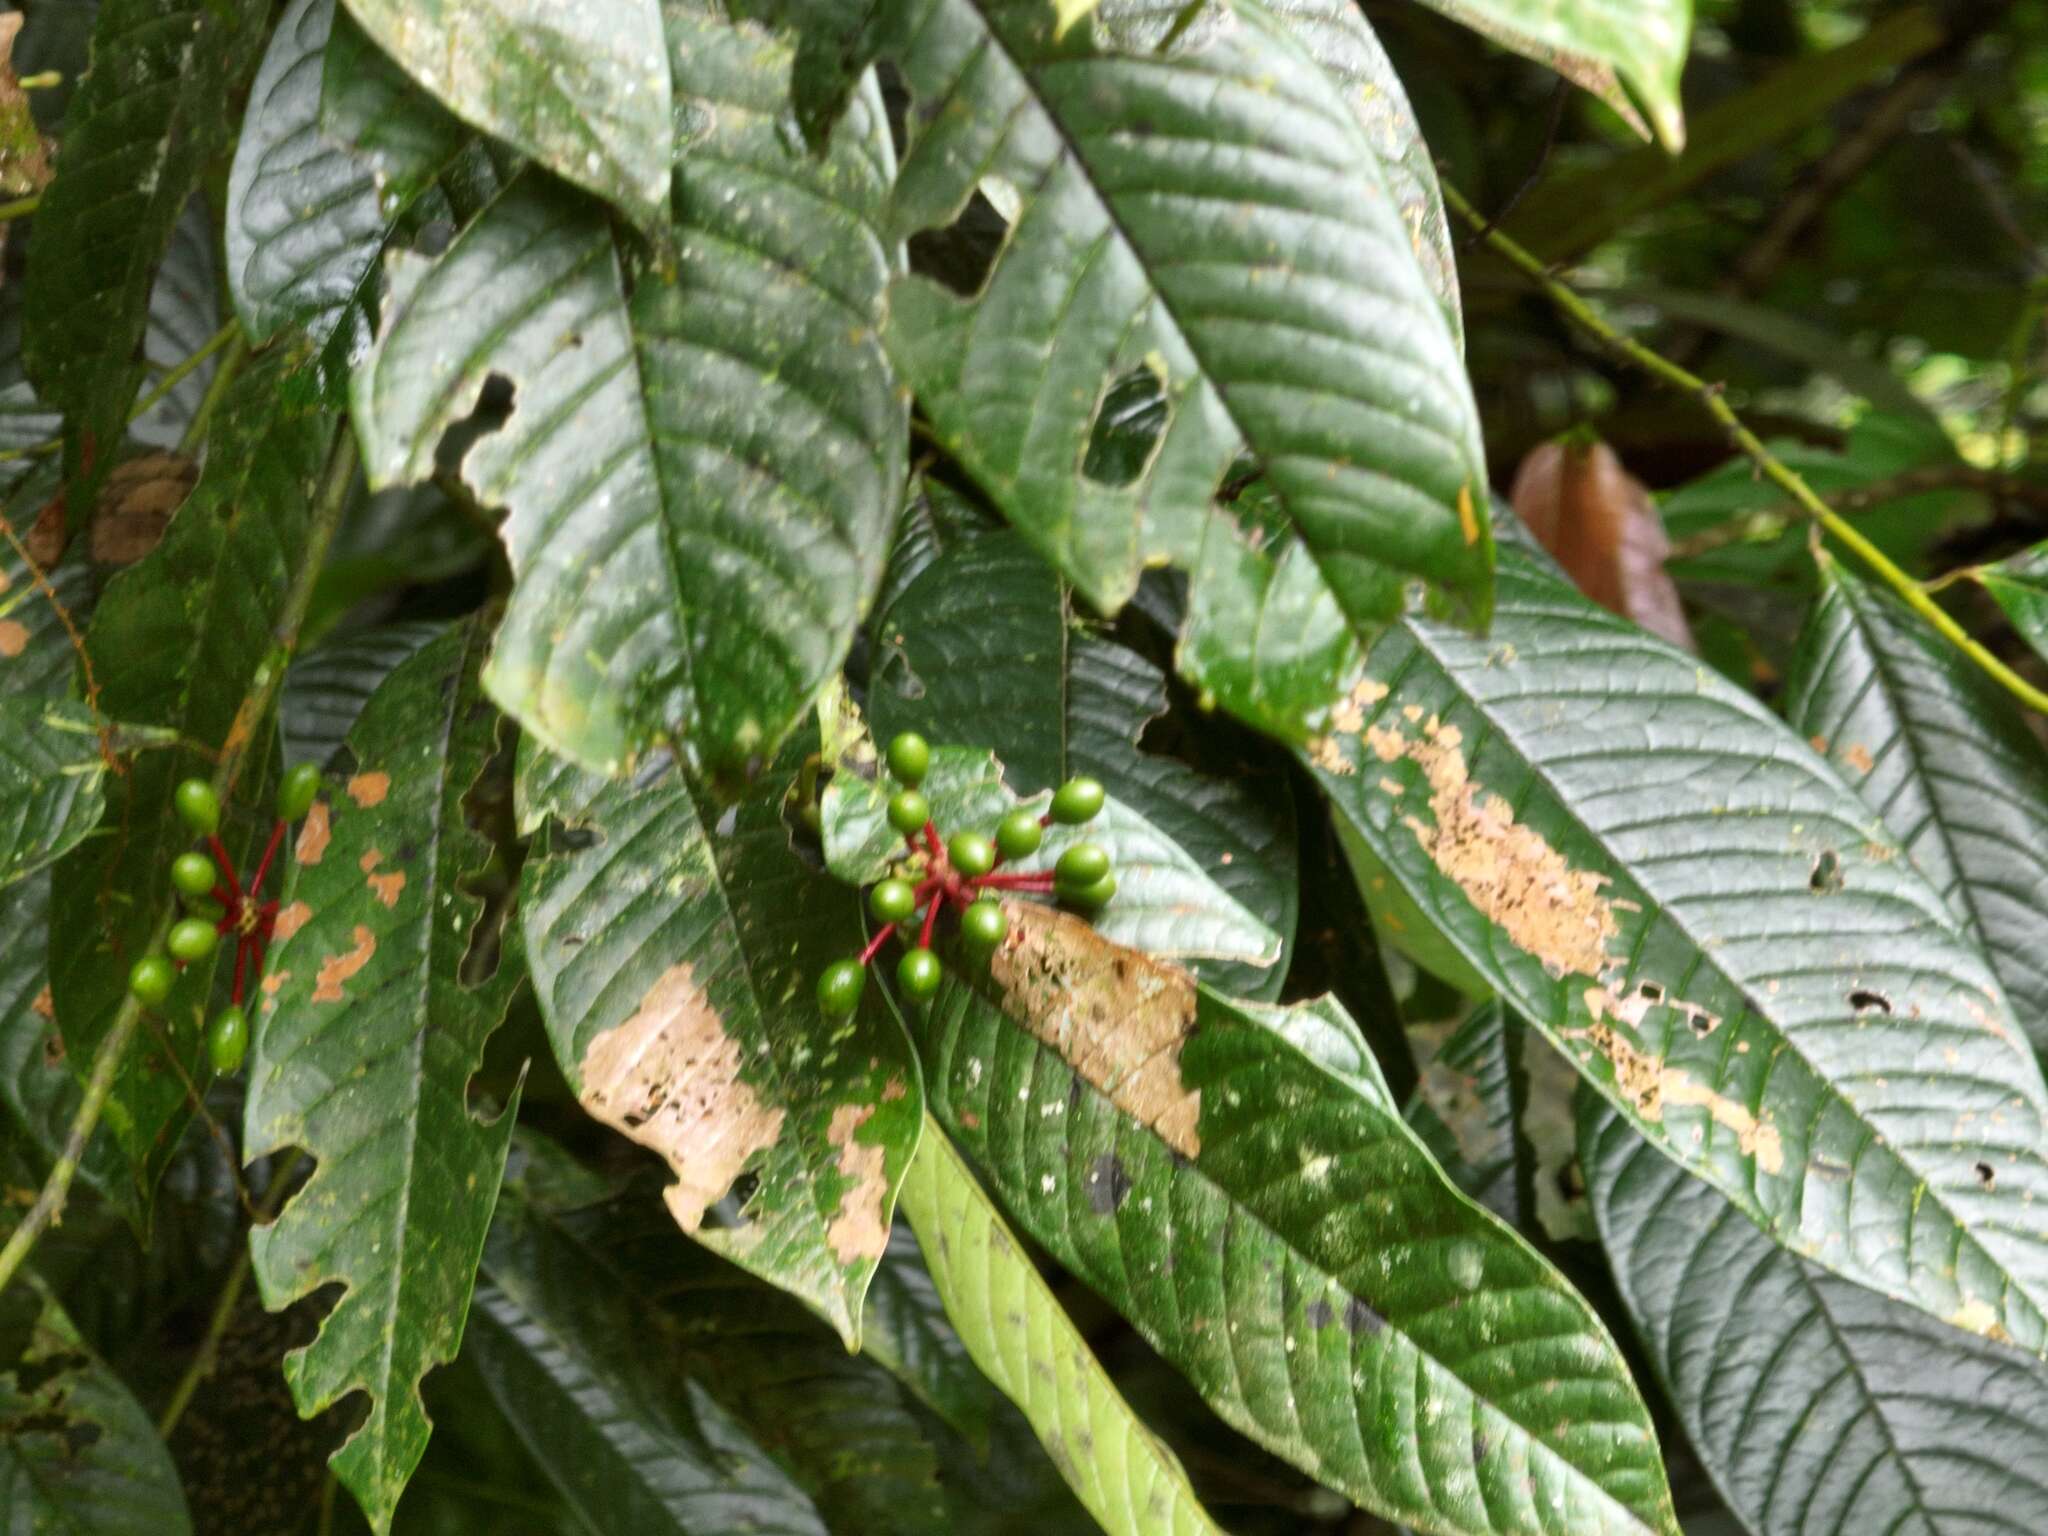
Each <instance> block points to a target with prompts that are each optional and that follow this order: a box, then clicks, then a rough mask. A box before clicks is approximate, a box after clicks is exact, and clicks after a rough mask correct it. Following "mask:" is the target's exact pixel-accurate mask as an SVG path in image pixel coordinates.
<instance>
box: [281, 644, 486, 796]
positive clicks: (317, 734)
mask: <svg viewBox="0 0 2048 1536" xmlns="http://www.w3.org/2000/svg"><path fill="white" fill-rule="evenodd" d="M446 628H447V626H446V625H444V624H437V623H434V622H432V621H431V620H419V619H415V620H412V621H411V622H409V623H403V624H384V625H380V626H379V627H377V628H376V629H362V630H357V631H355V632H354V633H352V634H348V635H343V636H342V637H340V638H339V639H336V640H333V641H330V642H329V643H328V644H326V645H323V646H319V647H317V648H316V649H314V650H312V651H309V652H307V653H306V654H305V655H304V656H301V657H300V658H299V659H298V660H297V661H295V662H293V663H292V669H291V671H290V672H289V673H288V674H286V676H285V680H284V692H283V694H281V695H280V696H279V698H278V704H277V730H278V738H279V744H280V745H281V746H282V748H283V750H284V760H285V763H286V764H287V766H289V765H290V764H293V763H317V764H319V765H320V766H321V767H322V768H331V767H333V766H335V764H336V761H337V759H338V758H339V757H340V754H341V750H342V745H343V743H344V742H345V741H346V739H347V737H348V733H349V731H350V730H352V729H353V728H354V726H355V723H356V720H357V719H358V717H360V716H361V714H362V712H363V706H364V705H365V704H367V703H369V701H370V697H371V695H373V694H374V693H376V691H377V689H378V688H379V687H380V686H382V684H383V682H384V679H385V678H386V677H388V676H390V675H391V673H392V671H393V670H394V669H396V668H397V667H399V666H400V665H402V664H403V663H404V662H405V661H406V660H407V659H408V658H410V657H411V656H413V655H414V654H416V653H417V652H418V651H419V650H420V648H421V647H422V646H425V645H426V644H428V643H429V642H430V641H432V640H433V639H434V638H435V637H436V636H438V635H440V634H441V633H442V632H443V631H444V630H445V629H446Z"/></svg>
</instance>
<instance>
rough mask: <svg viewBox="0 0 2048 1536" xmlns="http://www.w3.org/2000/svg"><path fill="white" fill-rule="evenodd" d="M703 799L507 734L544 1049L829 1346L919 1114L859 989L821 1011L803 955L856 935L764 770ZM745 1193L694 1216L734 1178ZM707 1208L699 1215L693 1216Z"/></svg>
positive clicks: (683, 1209)
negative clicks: (592, 767)
mask: <svg viewBox="0 0 2048 1536" xmlns="http://www.w3.org/2000/svg"><path fill="white" fill-rule="evenodd" d="M794 766H795V764H794V761H793V760H791V759H790V758H789V757H788V755H787V754H786V755H785V769H786V770H787V771H785V772H784V773H782V774H779V775H776V776H771V779H770V781H769V782H768V783H767V784H764V785H760V786H757V787H756V788H755V790H754V792H753V793H752V794H750V795H749V796H748V798H747V799H746V800H744V801H743V802H741V804H740V805H739V806H738V807H737V809H735V810H732V811H728V812H725V813H723V814H721V812H720V811H719V809H718V808H717V807H716V806H715V805H713V804H712V803H711V802H709V801H708V800H706V799H704V798H701V797H700V795H699V794H698V793H697V792H694V791H693V790H692V789H691V787H690V786H689V785H687V784H686V783H685V782H684V778H683V775H681V774H680V773H677V772H673V771H671V772H669V773H667V774H665V775H664V776H663V777H662V778H661V779H659V780H658V781H657V782H655V783H653V784H651V785H647V786H645V787H640V788H635V787H633V786H629V785H625V784H621V783H617V782H614V781H611V780H607V779H603V778H599V777H597V776H596V775H593V774H589V773H585V772H582V771H581V770H579V769H577V768H575V767H574V766H573V765H571V764H569V763H567V762H565V761H563V760H562V759H560V758H557V757H554V756H552V755H550V754H548V753H546V752H543V751H538V750H534V749H532V748H531V747H528V748H525V749H522V756H521V763H520V774H519V817H520V825H521V827H522V828H523V829H526V830H528V831H538V830H539V829H541V828H543V827H546V828H547V830H546V831H545V832H544V833H543V834H542V836H541V838H540V839H539V840H537V841H536V843H535V845H534V847H533V849H532V851H531V853H530V854H529V855H528V858H527V863H526V868H525V872H524V874H523V877H522V881H521V891H520V920H521V922H522V923H523V924H524V927H525V933H526V947H527V955H528V960H529V963H530V965H531V967H532V972H533V983H534V990H535V992H536V993H537V994H538V997H539V1000H540V1006H541V1012H542V1014H543V1016H544V1017H545V1019H546V1020H547V1026H548V1035H549V1038H550V1039H551V1041H552V1042H553V1044H554V1048H555V1057H556V1060H557V1061H558V1062H559V1063H560V1065H561V1068H562V1072H563V1074H564V1075H565V1076H566V1077H567V1078H568V1080H569V1083H570V1085H571V1086H572V1087H573V1088H575V1089H576V1091H577V1093H578V1095H579V1097H580V1098H581V1100H582V1103H583V1105H584V1107H585V1108H586V1109H588V1110H589V1111H590V1112H591V1113H592V1114H593V1115H595V1116H596V1117H597V1118H598V1119H600V1120H603V1121H605V1122H606V1123H607V1124H609V1125H610V1126H612V1127H613V1129H615V1130H618V1131H620V1132H622V1133H623V1134H625V1135H627V1136H629V1137H631V1138H632V1139H634V1140H635V1141H638V1142H640V1143H641V1144H642V1145H644V1146H647V1147H649V1148H651V1149H652V1150H654V1151H655V1152H657V1153H659V1154H660V1155H661V1156H662V1157H663V1158H664V1159H665V1160H666V1161H667V1162H668V1164H669V1167H670V1170H671V1171H672V1172H673V1173H674V1174H675V1176H676V1182H675V1183H674V1185H672V1186H671V1187H670V1188H669V1189H668V1191H667V1192H666V1195H665V1198H666V1200H667V1203H668V1207H669V1210H670V1212H671V1213H672V1214H673V1216H674V1217H675V1220H676V1222H677V1224H678V1225H679V1226H681V1227H682V1229H683V1230H684V1231H685V1232H688V1233H690V1234H691V1235H692V1236H693V1237H695V1238H696V1239H697V1240H698V1241H699V1242H701V1243H703V1244H704V1245H705V1246H707V1247H709V1248H711V1249H712V1250H713V1251H715V1252H717V1253H719V1254H722V1255H723V1256H724V1257H726V1258H727V1259H730V1260H731V1261H732V1262H733V1263H735V1264H738V1265H740V1266H741V1267H742V1268H744V1269H746V1270H749V1271H750V1272H752V1273H754V1274H756V1275H759V1276H761V1277H762V1278H763V1279H765V1280H767V1281H769V1282H770V1283H772V1284H774V1285H778V1286H780V1287H782V1288H783V1289H785V1290H787V1291H789V1292H790V1293H791V1294H793V1295H795V1296H797V1297H799V1298H801V1299H802V1300H803V1301H804V1302H806V1303H807V1304H808V1305H810V1306H811V1307H813V1308H814V1309H815V1310H816V1311H817V1312H818V1314H819V1315H820V1316H822V1317H824V1318H825V1319H826V1320H827V1321H828V1322H830V1323H831V1324H832V1325H833V1326H834V1327H835V1328H837V1329H838V1330H839V1331H840V1333H841V1335H842V1336H843V1337H844V1338H845V1339H846V1340H847V1342H848V1343H849V1345H851V1344H857V1343H858V1341H859V1339H860V1315H861V1297H862V1295H863V1293H864V1292H865V1291H866V1289H867V1286H868V1282H869V1279H870V1278H871V1277H872V1276H873V1274H874V1271H875V1265H876V1262H877V1261H878V1260H879V1259H880V1258H881V1256H882V1252H883V1250H884V1248H885V1247H886V1246H887V1244H888V1240H889V1217H890V1212H891V1211H892V1210H893V1209H894V1207H895V1202H896V1186H897V1184H898V1183H899V1182H900V1181H901V1180H902V1177H903V1170H904V1168H905V1166H906V1165H907V1164H908V1162H909V1160H910V1155H911V1153H912V1152H913V1151H914V1150H915V1149H916V1146H917V1134H918V1128H919V1126H920V1125H921V1124H922V1116H921V1097H920V1092H919V1088H918V1076H917V1066H916V1063H915V1062H914V1061H913V1060H912V1058H911V1055H910V1051H909V1048H908V1044H907V1042H906V1041H905V1040H904V1038H903V1034H902V1031H901V1030H900V1029H899V1028H897V1026H896V1024H895V1023H894V1021H893V1020H892V1019H891V1018H890V1016H889V1012H888V1009H887V1007H886V1006H885V1005H884V1004H883V1003H882V1002H881V1000H880V998H879V997H878V996H875V995H874V993H873V990H872V989H871V991H870V995H869V996H868V997H867V998H866V999H865V1000H864V1001H863V1003H862V1005H861V1008H860V1010H859V1011H858V1012H857V1013H856V1014H855V1015H854V1016H853V1017H852V1018H851V1019H849V1020H847V1021H846V1022H845V1023H843V1024H839V1025H835V1026H831V1027H830V1028H829V1032H828V1026H827V1024H826V1023H825V1021H824V1020H823V1018H822V1016H821V1015H820V1013H819V1011H818V1006H817V1002H816V992H815V985H816V979H817V975H818V972H819V971H821V970H822V969H823V968H824V967H825V966H826V965H828V964H830V963H831V962H832V961H834V960H838V959H841V958H844V957H845V956H848V955H851V954H853V953H854V952H856V951H857V950H858V949H859V948H860V944H861V931H860V923H859V918H858V913H859V908H858V905H857V902H856V899H855V897H854V894H853V893H852V892H851V891H849V890H847V889H846V888H845V887H844V886H841V885H839V884H838V883H837V882H836V881H833V880H832V879H830V878H829V877H827V876H825V875H823V874H820V873H819V872H817V871H816V870H815V869H814V868H812V867H810V866H808V865H806V864H805V863H804V862H803V861H801V860H800V859H799V858H798V857H797V854H796V852H795V850H794V849H793V848H792V847H791V846H790V829H789V827H788V826H787V825H786V824H785V823H784V821H783V818H782V807H781V789H782V787H783V786H784V785H785V784H786V783H787V781H788V772H790V771H793V770H794ZM742 1179H744V1180H745V1181H746V1182H747V1183H748V1184H749V1185H750V1186H751V1189H750V1192H748V1193H745V1194H744V1195H742V1196H741V1197H740V1198H739V1199H738V1200H737V1202H736V1203H737V1210H736V1211H735V1212H733V1213H732V1215H731V1216H730V1217H729V1218H728V1217H726V1216H724V1214H723V1213H722V1212H719V1213H714V1210H713V1208H714V1207H716V1206H719V1203H720V1202H721V1201H723V1200H724V1199H725V1198H726V1196H727V1195H728V1193H729V1192H730V1191H732V1190H733V1187H734V1185H735V1183H736V1182H739V1181H741V1180H742ZM707 1217H708V1218H711V1219H709V1220H707Z"/></svg>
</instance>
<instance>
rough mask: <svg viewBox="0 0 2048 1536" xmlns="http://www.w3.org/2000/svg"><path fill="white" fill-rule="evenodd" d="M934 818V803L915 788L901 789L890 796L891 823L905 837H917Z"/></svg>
mask: <svg viewBox="0 0 2048 1536" xmlns="http://www.w3.org/2000/svg"><path fill="white" fill-rule="evenodd" d="M931 819H932V803H931V802H930V801H929V800H927V799H925V797H924V796H923V795H920V794H919V793H918V792H917V791H916V790H914V789H900V790H898V791H897V792H896V793H895V794H893V795H891V796H890V797H889V825H890V826H892V827H894V828H895V829H896V830H897V831H898V832H901V833H902V834H903V835H904V836H905V837H915V836H916V835H917V834H918V833H919V832H921V831H923V830H924V824H925V823H926V822H928V821H930V820H931Z"/></svg>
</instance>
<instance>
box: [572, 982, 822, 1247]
mask: <svg viewBox="0 0 2048 1536" xmlns="http://www.w3.org/2000/svg"><path fill="white" fill-rule="evenodd" d="M741 1059H742V1058H741V1053H740V1044H739V1042H738V1041H737V1040H735V1039H733V1038H732V1037H731V1036H730V1035H728V1034H727V1033H726V1031H725V1021H724V1020H723V1019H721V1018H720V1017H719V1015H718V1011H717V1010H716V1009H715V1008H713V1007H712V1006H711V1000H710V999H709V998H708V997H706V996H705V995H704V991H703V989H702V988H701V987H699V986H698V985H697V982H696V979H695V976H694V974H693V972H692V968H691V967H690V966H689V965H687V964H685V965H676V966H671V967H670V968H669V969H668V970H666V971H664V972H662V973H661V975H660V976H659V977H657V978H656V979H655V983H654V985H653V986H651V987H649V988H648V989H647V993H646V995H645V996H644V997H642V998H641V999H640V1006H639V1008H637V1009H636V1010H635V1011H634V1013H633V1016H632V1017H631V1018H629V1019H627V1020H626V1021H625V1022H624V1023H623V1024H620V1025H619V1026H618V1027H617V1028H616V1029H608V1030H606V1031H605V1032H604V1033H603V1034H601V1035H599V1036H598V1037H597V1038H596V1039H595V1040H592V1041H591V1042H590V1045H589V1047H588V1048H587V1049H586V1050H585V1051H584V1053H583V1062H582V1065H581V1067H580V1068H579V1069H578V1075H579V1076H580V1077H581V1078H582V1080H583V1087H582V1091H581V1094H580V1097H581V1099H582V1103H583V1107H584V1108H585V1109H586V1110H588V1111H589V1112H590V1113H591V1114H592V1115H593V1116H595V1117H596V1118H597V1119H599V1120H602V1121H603V1122H604V1123H605V1124H606V1125H609V1126H611V1127H612V1128H613V1129H614V1130H616V1131H619V1132H620V1133H621V1134H623V1135H625V1136H628V1137H630V1138H631V1139H633V1140H634V1141H637V1142H639V1143H640V1145H642V1146H643V1147H648V1148H651V1149H652V1150H653V1151H655V1152H658V1153H660V1154H661V1156H662V1158H663V1160H665V1161H666V1162H667V1163H668V1165H669V1168H670V1169H671V1170H672V1171H673V1172H674V1173H675V1175H676V1182H675V1183H674V1184H672V1185H670V1186H669V1188H668V1190H667V1191H666V1192H665V1194H664V1196H663V1198H664V1199H665V1200H666V1201H667V1203H668V1208H669V1210H670V1212H671V1213H672V1214H673V1215H674V1216H675V1219H676V1223H677V1225H679V1226H680V1227H682V1229H683V1230H684V1231H685V1232H695V1231H696V1230H697V1229H698V1228H699V1227H700V1226H702V1225H703V1224H704V1212H705V1211H706V1210H708V1209H709V1208H710V1207H711V1205H712V1203H713V1202H714V1201H717V1200H720V1199H723V1198H724V1196H725V1192H726V1191H727V1190H729V1189H731V1188H732V1184H733V1180H735V1179H737V1178H738V1177H739V1176H740V1174H741V1173H742V1172H743V1171H744V1170H745V1169H746V1166H747V1163H748V1161H749V1160H750V1159H752V1158H753V1156H754V1155H755V1154H756V1153H757V1152H763V1151H766V1150H767V1149H768V1148H770V1147H772V1146H774V1145H775V1142H776V1138H777V1137H779V1136H780V1135H781V1134H782V1119H783V1112H782V1110H781V1109H780V1108H778V1107H774V1106H770V1105H767V1104H763V1103H762V1102H761V1098H760V1096H759V1095H758V1094H756V1093H755V1092H754V1090H753V1088H752V1087H751V1086H750V1085H749V1084H747V1083H745V1082H743V1081H742V1080H741V1078H740V1064H741ZM847 1134H848V1135H849V1136H851V1134H852V1133H851V1131H849V1132H848V1133H847Z"/></svg>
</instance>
